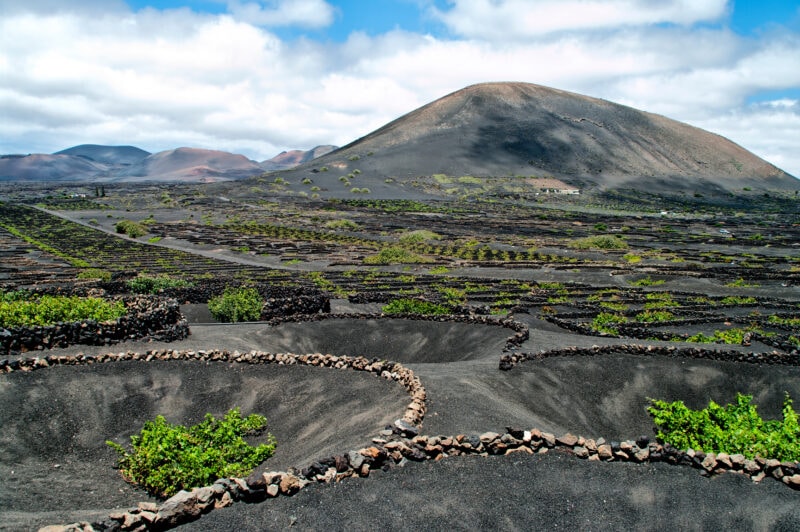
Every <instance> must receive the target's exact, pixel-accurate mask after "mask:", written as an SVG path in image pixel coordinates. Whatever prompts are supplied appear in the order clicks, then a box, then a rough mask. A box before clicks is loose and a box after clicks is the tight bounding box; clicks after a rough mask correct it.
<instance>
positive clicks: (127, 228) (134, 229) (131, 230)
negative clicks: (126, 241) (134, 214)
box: [114, 220, 147, 238]
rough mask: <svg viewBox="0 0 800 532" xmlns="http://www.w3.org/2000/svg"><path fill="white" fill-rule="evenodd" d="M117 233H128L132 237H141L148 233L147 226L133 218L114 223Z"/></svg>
mask: <svg viewBox="0 0 800 532" xmlns="http://www.w3.org/2000/svg"><path fill="white" fill-rule="evenodd" d="M114 229H116V231H117V233H119V234H122V235H128V236H129V237H131V238H139V237H140V236H144V235H146V234H147V229H146V228H145V226H143V225H142V224H140V223H138V222H134V221H132V220H120V221H118V222H117V223H116V224H115V225H114Z"/></svg>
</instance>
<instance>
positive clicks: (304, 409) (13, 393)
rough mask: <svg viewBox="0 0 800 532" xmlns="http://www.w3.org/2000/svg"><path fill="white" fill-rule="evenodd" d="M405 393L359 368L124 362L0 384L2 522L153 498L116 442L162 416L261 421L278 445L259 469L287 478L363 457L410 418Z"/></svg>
mask: <svg viewBox="0 0 800 532" xmlns="http://www.w3.org/2000/svg"><path fill="white" fill-rule="evenodd" d="M408 400H409V398H408V395H407V393H406V392H405V390H404V389H403V387H402V386H401V385H399V384H397V383H394V382H390V381H386V380H384V379H380V378H377V377H375V376H373V375H371V374H368V373H366V372H360V371H352V370H339V369H331V368H317V367H310V366H299V365H298V366H294V365H292V366H289V365H277V364H256V365H249V364H233V363H223V362H209V363H206V362H199V361H150V362H142V361H126V362H109V363H103V364H93V365H87V366H56V367H52V368H48V369H43V370H37V371H32V372H13V373H10V374H6V375H3V376H2V377H0V404H2V405H3V408H2V409H0V426H2V427H3V430H2V433H1V434H0V476H1V477H2V478H3V479H4V480H3V488H2V495H0V514H6V515H5V517H3V518H2V520H3V521H4V522H6V524H8V523H11V522H14V523H16V524H17V525H19V526H20V527H21V528H29V527H30V526H38V525H42V524H49V523H53V522H70V521H74V520H76V519H85V518H87V517H89V518H91V516H92V515H97V516H105V515H107V514H108V512H109V511H110V510H112V509H113V508H119V507H123V508H127V507H129V506H131V505H133V504H135V503H136V502H137V501H140V500H146V499H147V495H146V494H145V493H144V492H143V491H141V490H137V489H134V488H133V487H131V486H130V485H128V484H126V483H125V482H124V481H123V480H122V478H121V476H120V475H119V472H118V471H117V470H116V469H114V466H115V461H116V456H115V453H114V452H113V450H111V449H110V448H109V447H108V446H107V445H106V444H105V441H106V440H107V439H113V440H114V441H117V442H118V443H125V444H127V443H129V441H130V435H131V434H134V433H136V432H138V430H139V429H141V427H142V425H143V423H144V422H145V421H147V420H150V419H153V418H154V417H155V416H157V415H159V414H160V415H164V416H165V417H166V418H167V420H168V421H170V422H172V423H181V424H194V423H197V422H199V421H201V420H202V419H203V416H204V415H205V413H206V412H210V413H212V414H214V415H216V416H219V415H222V414H224V413H225V412H227V411H228V410H229V409H230V408H233V407H237V406H238V407H240V408H241V410H242V414H243V415H247V414H249V413H254V412H255V413H260V414H263V415H265V416H266V417H267V419H268V430H269V432H270V433H272V434H273V435H274V436H275V437H276V439H277V441H278V447H277V449H276V452H275V455H274V456H273V457H272V458H270V459H269V460H268V461H267V462H265V463H264V464H263V465H262V466H261V468H268V469H275V470H282V469H284V470H285V469H286V468H287V467H289V466H303V465H306V463H307V462H310V461H313V460H314V459H317V458H320V457H325V456H331V455H333V454H337V453H341V452H346V451H347V450H350V449H358V448H360V447H362V446H363V445H364V444H366V443H368V442H369V440H370V438H372V437H373V436H374V435H375V434H376V433H377V432H378V431H380V430H381V429H382V428H383V427H384V426H385V425H387V424H389V423H392V422H393V421H394V420H395V419H397V418H399V417H402V415H403V413H404V410H405V407H406V405H407V404H408Z"/></svg>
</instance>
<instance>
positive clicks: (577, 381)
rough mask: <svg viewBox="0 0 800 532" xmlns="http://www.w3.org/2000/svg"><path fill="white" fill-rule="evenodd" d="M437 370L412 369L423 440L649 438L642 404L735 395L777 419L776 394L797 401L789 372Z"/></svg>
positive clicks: (694, 365) (660, 365) (737, 367)
mask: <svg viewBox="0 0 800 532" xmlns="http://www.w3.org/2000/svg"><path fill="white" fill-rule="evenodd" d="M437 369H438V368H437V367H433V368H431V367H429V368H426V369H425V371H422V370H417V371H416V373H417V375H418V376H419V377H420V378H421V379H423V382H424V383H425V389H426V391H427V392H428V415H427V416H426V417H425V432H426V433H428V434H457V433H461V432H464V433H477V434H480V433H481V432H484V431H486V430H496V431H501V430H502V429H504V428H505V427H506V426H516V427H520V428H524V429H527V428H538V429H541V430H545V431H548V432H553V433H555V434H557V435H560V434H564V433H566V432H571V433H572V434H576V435H582V436H585V437H590V438H597V437H604V438H606V440H612V439H614V440H624V439H630V438H636V437H638V436H640V435H648V436H651V437H652V436H654V432H653V429H654V428H655V425H654V424H653V421H652V419H651V417H650V416H649V415H648V413H647V411H646V408H647V406H648V405H649V401H648V398H653V399H662V400H666V401H677V400H682V401H684V402H685V403H686V405H687V406H689V407H690V408H695V409H696V408H704V407H706V406H708V402H709V400H714V401H716V402H717V403H719V404H726V403H729V402H732V401H734V399H735V398H736V393H737V392H741V393H744V394H749V395H753V402H754V403H755V404H756V405H758V409H759V412H760V414H761V415H762V416H763V417H765V418H773V419H774V418H781V406H782V402H783V397H784V392H789V394H790V395H791V396H792V398H794V399H795V401H797V400H798V398H800V367H797V366H777V365H774V366H773V365H755V364H747V363H737V362H719V361H710V360H702V359H690V358H677V357H676V358H670V357H663V356H648V357H644V356H635V355H630V354H622V353H620V354H609V355H600V356H563V357H552V358H545V359H543V360H529V361H525V362H521V363H519V364H517V365H516V366H515V367H514V368H513V369H512V370H510V371H494V372H476V371H467V370H464V371H460V372H458V373H454V372H452V371H451V372H446V371H436V370H437ZM442 370H444V368H442ZM795 404H797V403H796V402H795ZM435 414H436V415H435Z"/></svg>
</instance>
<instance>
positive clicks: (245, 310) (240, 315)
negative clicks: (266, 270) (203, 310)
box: [208, 287, 264, 323]
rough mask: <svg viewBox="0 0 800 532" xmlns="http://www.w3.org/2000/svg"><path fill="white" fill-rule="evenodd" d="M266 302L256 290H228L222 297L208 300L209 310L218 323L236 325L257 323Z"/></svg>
mask: <svg viewBox="0 0 800 532" xmlns="http://www.w3.org/2000/svg"><path fill="white" fill-rule="evenodd" d="M263 306H264V301H263V300H262V299H261V296H260V295H259V293H258V290H256V289H255V288H243V287H242V288H226V289H225V291H224V292H223V293H222V295H221V296H216V297H212V298H211V299H209V300H208V310H209V311H211V315H212V316H213V317H214V319H215V320H217V321H222V322H226V323H236V322H239V321H256V320H258V319H259V318H260V317H261V309H262V308H263Z"/></svg>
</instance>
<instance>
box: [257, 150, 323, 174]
mask: <svg viewBox="0 0 800 532" xmlns="http://www.w3.org/2000/svg"><path fill="white" fill-rule="evenodd" d="M335 149H336V146H331V145H330V144H326V145H323V146H317V147H316V148H313V149H310V150H306V151H304V150H290V151H282V152H281V153H279V154H278V155H276V156H275V157H273V158H272V159H267V160H266V161H262V162H261V168H263V169H264V170H267V171H272V170H285V169H287V168H293V167H295V166H297V165H299V164H302V163H306V162H308V161H311V160H313V159H316V158H317V157H321V156H323V155H325V154H327V153H330V152H332V151H333V150H335Z"/></svg>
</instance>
